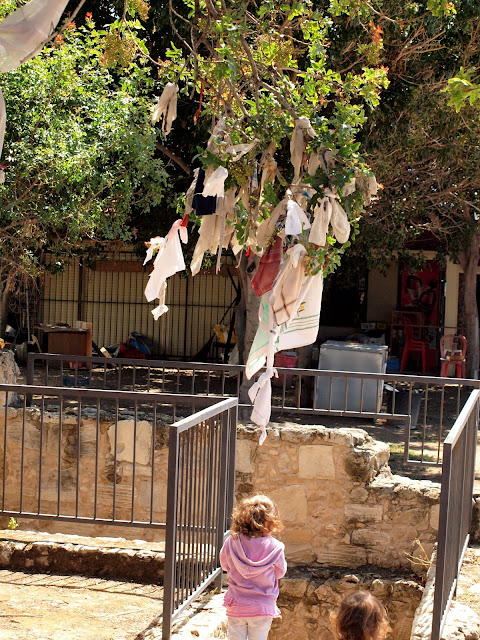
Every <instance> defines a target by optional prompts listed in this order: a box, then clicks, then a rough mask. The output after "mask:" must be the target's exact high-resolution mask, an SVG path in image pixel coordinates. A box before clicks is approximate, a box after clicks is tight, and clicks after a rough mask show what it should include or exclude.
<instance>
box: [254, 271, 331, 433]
mask: <svg viewBox="0 0 480 640" xmlns="http://www.w3.org/2000/svg"><path fill="white" fill-rule="evenodd" d="M322 292H323V275H322V274H321V273H319V274H317V275H315V276H305V279H304V282H303V286H302V289H301V291H300V294H299V297H298V306H297V309H296V311H295V313H294V315H292V316H291V318H290V320H289V321H288V322H286V323H285V324H283V325H282V326H280V327H278V326H277V325H276V324H275V319H274V316H273V310H272V308H271V305H270V302H269V294H268V293H265V294H264V295H263V296H262V298H261V300H260V308H259V325H258V329H257V333H256V334H255V338H254V341H253V344H252V348H251V349H250V354H249V356H248V360H247V364H246V366H245V375H246V377H247V379H248V380H249V379H250V378H252V376H254V375H255V374H256V373H258V371H259V370H260V369H261V368H262V367H263V366H264V365H265V363H266V371H265V372H264V373H262V374H261V375H260V377H259V379H258V380H257V382H255V383H254V384H253V385H252V387H251V388H250V390H249V397H250V400H251V401H252V402H253V410H252V415H251V419H252V421H253V422H255V424H258V425H259V426H260V427H261V434H260V441H259V443H260V444H262V443H263V442H264V440H265V437H266V425H267V424H268V422H269V420H270V415H271V394H272V389H271V379H272V377H273V376H277V375H278V374H277V371H276V369H275V368H274V367H273V356H274V354H275V353H276V352H278V351H284V350H287V349H297V348H299V347H304V346H306V345H308V344H312V343H313V342H315V340H316V339H317V335H318V329H319V325H320V309H321V305H322Z"/></svg>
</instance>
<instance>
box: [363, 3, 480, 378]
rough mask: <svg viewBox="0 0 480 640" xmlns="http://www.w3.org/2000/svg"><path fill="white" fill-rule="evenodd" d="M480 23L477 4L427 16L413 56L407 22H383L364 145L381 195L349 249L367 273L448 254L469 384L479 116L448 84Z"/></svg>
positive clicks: (474, 338)
mask: <svg viewBox="0 0 480 640" xmlns="http://www.w3.org/2000/svg"><path fill="white" fill-rule="evenodd" d="M479 17H480V13H479V8H478V6H477V5H476V4H474V3H464V4H462V6H461V7H460V8H458V11H457V13H455V14H452V15H450V17H449V18H448V19H447V20H446V22H444V24H443V28H439V26H438V25H437V27H436V25H435V22H432V19H431V18H429V17H428V16H425V15H424V16H423V17H421V19H418V20H416V21H414V22H413V23H412V25H411V27H410V29H415V33H416V34H418V36H417V37H420V41H419V43H418V46H414V47H413V48H411V49H410V52H408V51H405V52H402V49H401V39H400V38H399V37H398V36H397V30H398V28H399V26H402V27H403V28H405V25H398V24H391V23H390V22H389V21H388V20H386V19H385V18H384V19H383V20H380V21H379V27H380V29H382V34H383V38H382V50H381V56H382V58H381V61H382V62H383V63H384V64H385V65H386V66H388V67H389V79H390V85H389V88H388V90H387V91H386V92H384V95H383V100H382V103H381V105H380V106H379V108H378V109H377V111H376V112H375V115H374V117H372V118H371V120H370V122H369V124H368V125H367V127H366V131H368V138H366V139H365V148H366V152H367V154H368V159H369V162H370V165H371V167H372V169H373V170H374V171H375V174H376V175H377V178H378V180H379V182H380V183H381V184H382V185H383V189H382V190H381V192H380V197H379V199H378V200H377V201H376V202H375V203H374V204H373V206H372V207H371V208H370V210H369V211H368V213H367V215H366V216H364V218H363V219H362V221H361V223H360V232H359V235H358V238H357V242H356V243H355V246H354V248H353V249H354V251H355V252H357V253H358V254H361V255H366V256H367V258H368V260H369V264H370V266H382V265H386V264H387V263H388V262H389V261H391V260H392V259H394V260H397V259H400V260H401V259H403V258H407V257H408V254H409V253H410V251H409V247H411V246H412V241H414V240H418V239H421V238H422V237H423V238H425V237H433V238H434V239H435V241H436V243H437V247H438V254H439V257H440V258H441V257H445V256H447V255H448V256H450V257H451V258H452V259H454V260H456V261H458V262H459V263H460V264H461V265H462V267H463V269H464V285H465V306H466V309H465V311H466V332H467V338H468V344H469V349H468V354H467V371H468V375H469V376H473V377H476V376H477V371H478V353H479V346H478V312H477V303H476V270H477V264H478V252H479V246H480V245H479V240H480V237H479V225H478V214H479V212H480V202H479V194H478V190H477V185H478V183H479V180H480V173H479V172H480V169H479V167H480V165H479V159H480V157H479V155H480V146H479V136H480V118H479V113H478V111H476V110H475V109H473V108H472V107H469V106H465V107H464V108H463V109H462V110H461V111H455V109H454V108H452V106H451V104H452V102H453V104H454V105H456V106H457V107H458V106H459V105H460V104H463V102H462V100H460V99H459V97H458V95H457V92H458V85H457V81H456V80H454V81H450V82H449V79H451V78H452V77H456V74H457V73H458V68H459V65H460V64H464V65H465V66H468V65H469V64H471V59H472V58H474V57H475V55H476V52H477V51H478V46H479V37H480V34H479V30H478V19H479ZM408 33H409V32H408V30H407V34H408ZM447 87H448V88H449V90H450V95H449V93H448V92H445V88H447ZM452 91H453V93H452ZM459 100H460V102H459ZM449 102H450V104H449Z"/></svg>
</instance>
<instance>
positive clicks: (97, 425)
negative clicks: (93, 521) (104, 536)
mask: <svg viewBox="0 0 480 640" xmlns="http://www.w3.org/2000/svg"><path fill="white" fill-rule="evenodd" d="M99 445H100V399H99V398H97V416H96V420H95V493H94V496H93V517H94V518H96V517H97V505H98V450H99Z"/></svg>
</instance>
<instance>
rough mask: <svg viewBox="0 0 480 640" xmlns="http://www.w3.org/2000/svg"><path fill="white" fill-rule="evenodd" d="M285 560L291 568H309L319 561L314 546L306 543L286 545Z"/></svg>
mask: <svg viewBox="0 0 480 640" xmlns="http://www.w3.org/2000/svg"><path fill="white" fill-rule="evenodd" d="M285 558H286V560H287V563H288V564H289V565H290V566H302V565H303V566H308V565H309V564H311V563H312V562H315V560H316V559H317V558H316V555H315V551H314V549H313V547H312V545H311V544H306V543H305V544H301V543H300V544H297V543H290V544H288V545H285Z"/></svg>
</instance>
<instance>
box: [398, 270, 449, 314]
mask: <svg viewBox="0 0 480 640" xmlns="http://www.w3.org/2000/svg"><path fill="white" fill-rule="evenodd" d="M401 287H402V288H401V291H400V307H401V309H404V310H405V311H420V312H421V313H423V315H424V317H425V322H424V324H431V325H434V326H436V325H438V298H439V295H440V268H439V266H438V263H437V262H435V261H434V260H428V261H427V266H426V267H425V269H423V271H416V272H415V273H410V272H409V271H408V269H407V268H406V269H404V270H403V273H402V285H401Z"/></svg>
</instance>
